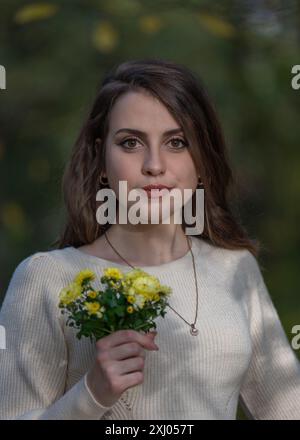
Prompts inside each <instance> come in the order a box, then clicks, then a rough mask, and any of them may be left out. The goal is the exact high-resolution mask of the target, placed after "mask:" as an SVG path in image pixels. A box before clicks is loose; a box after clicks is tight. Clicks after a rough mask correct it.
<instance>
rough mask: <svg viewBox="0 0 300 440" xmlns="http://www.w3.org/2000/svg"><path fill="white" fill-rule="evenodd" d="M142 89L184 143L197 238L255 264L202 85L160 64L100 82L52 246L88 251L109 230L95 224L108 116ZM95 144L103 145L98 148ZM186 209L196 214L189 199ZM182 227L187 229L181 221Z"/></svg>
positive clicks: (137, 66)
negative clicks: (193, 180) (199, 203)
mask: <svg viewBox="0 0 300 440" xmlns="http://www.w3.org/2000/svg"><path fill="white" fill-rule="evenodd" d="M141 90H142V91H146V92H147V93H150V94H151V95H152V96H154V97H156V98H158V99H159V100H160V102H161V103H162V104H164V105H165V107H166V108H167V109H168V110H169V112H170V113H171V114H172V116H173V117H174V118H175V120H176V121H177V122H178V123H179V124H180V126H181V127H182V128H183V130H184V134H185V136H186V138H187V139H188V141H189V142H188V144H189V148H190V154H191V156H192V158H193V160H194V163H195V166H196V169H197V171H198V174H200V176H201V180H202V183H203V188H204V191H205V199H204V211H205V218H204V230H203V232H202V234H201V236H200V237H201V238H202V239H204V240H206V241H209V242H210V243H211V244H213V245H214V246H219V247H223V248H227V249H243V248H244V249H248V250H249V251H250V252H251V253H252V254H253V255H254V256H255V257H257V256H258V253H259V250H260V249H259V248H260V244H259V242H258V241H257V240H254V239H251V238H250V237H249V235H248V233H247V232H246V230H245V228H244V227H243V226H242V223H241V221H240V215H239V214H237V211H236V213H235V214H233V210H234V209H233V208H234V201H235V196H234V194H235V185H236V182H235V180H236V179H235V178H234V175H233V172H232V169H231V167H230V164H229V159H228V153H227V147H226V144H225V139H224V135H223V132H222V128H221V125H220V122H219V119H218V116H217V114H216V111H215V109H214V105H213V103H212V101H211V99H210V98H209V97H208V94H207V91H206V89H205V87H204V85H203V83H202V80H201V79H200V78H199V77H198V75H196V74H195V73H193V72H191V71H190V70H189V69H188V68H187V67H186V66H184V65H181V64H178V63H174V62H171V61H167V60H162V59H158V58H150V59H149V58H147V59H142V60H130V61H126V62H123V63H122V64H120V65H118V66H116V67H114V68H113V69H112V70H111V71H109V72H108V73H107V74H106V75H105V77H104V79H103V81H102V83H101V85H100V88H99V91H98V92H97V95H96V98H95V100H94V103H93V104H92V108H91V110H90V112H89V114H88V116H87V119H86V120H85V122H84V124H83V126H82V128H81V130H80V132H79V135H78V137H77V140H76V142H75V145H74V147H73V151H72V154H71V157H70V160H69V162H68V163H67V165H66V168H65V171H64V174H63V179H62V193H63V199H64V203H65V207H66V213H67V218H66V223H65V225H64V228H63V230H62V232H61V235H60V237H59V238H58V239H57V240H56V241H55V242H54V243H53V244H52V246H55V247H58V248H64V247H66V246H74V247H78V246H81V245H84V244H89V243H92V242H93V241H94V240H96V239H97V238H98V237H99V236H101V235H102V234H103V232H104V231H105V230H106V229H108V228H109V226H110V225H100V224H99V223H98V222H97V221H96V210H97V202H96V192H97V191H98V190H99V189H101V188H103V186H102V185H101V183H100V181H99V177H100V175H101V174H102V172H103V171H105V140H106V138H107V134H108V127H109V118H110V113H111V110H112V107H113V105H114V103H115V102H116V100H117V99H118V98H119V97H120V96H121V95H123V94H124V93H128V92H131V91H133V92H136V91H141ZM98 138H100V139H101V140H103V142H100V143H98V142H97V139H98ZM98 203H99V202H98ZM192 203H193V205H192V206H193V209H194V206H195V194H194V195H193V199H192ZM182 224H183V227H184V228H185V227H186V225H185V222H184V219H182Z"/></svg>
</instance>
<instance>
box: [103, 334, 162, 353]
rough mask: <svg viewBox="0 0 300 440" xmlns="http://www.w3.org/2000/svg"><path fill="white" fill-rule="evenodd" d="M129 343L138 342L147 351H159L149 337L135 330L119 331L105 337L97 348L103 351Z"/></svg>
mask: <svg viewBox="0 0 300 440" xmlns="http://www.w3.org/2000/svg"><path fill="white" fill-rule="evenodd" d="M128 342H137V343H139V344H140V345H142V346H143V347H144V348H146V349H147V350H156V349H158V347H157V346H156V344H155V343H154V341H152V340H151V338H150V339H149V337H147V336H146V335H144V334H142V333H139V332H137V331H135V330H118V331H116V332H114V333H111V334H110V335H108V336H105V337H104V338H101V339H100V340H99V341H98V342H96V346H97V347H98V348H102V349H110V348H112V347H116V346H119V345H121V344H126V343H128Z"/></svg>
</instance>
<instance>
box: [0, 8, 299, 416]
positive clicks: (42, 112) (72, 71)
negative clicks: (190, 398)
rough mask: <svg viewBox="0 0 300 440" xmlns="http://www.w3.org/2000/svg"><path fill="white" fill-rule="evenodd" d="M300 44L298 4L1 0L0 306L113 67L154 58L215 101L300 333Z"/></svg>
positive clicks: (267, 259) (48, 214)
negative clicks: (295, 70)
mask: <svg viewBox="0 0 300 440" xmlns="http://www.w3.org/2000/svg"><path fill="white" fill-rule="evenodd" d="M299 47H300V5H299V2H298V1H293V0H285V1H262V0H251V1H246V0H244V1H243V0H241V1H229V0H224V1H215V2H212V1H204V0H190V1H173V0H167V1H154V0H151V1H149V0H148V1H139V0H114V1H104V0H103V1H99V0H85V1H84V0H73V1H67V0H61V1H51V2H50V1H49V2H28V1H22V0H6V1H5V0H2V1H1V4H0V64H1V65H3V66H5V68H6V74H7V78H6V81H7V88H6V90H0V171H1V188H0V197H1V199H0V224H1V229H0V240H1V246H0V260H1V271H0V304H1V302H2V300H3V297H4V294H5V292H6V289H7V286H8V283H9V280H10V278H11V276H12V273H13V271H14V269H15V267H16V266H17V265H18V264H19V263H20V261H21V260H22V259H24V258H26V257H27V256H29V255H31V254H33V253H35V252H37V251H44V250H47V249H49V248H50V244H51V243H52V242H53V241H54V240H55V239H56V238H57V235H58V233H59V231H60V228H61V227H62V224H63V218H64V208H63V206H62V202H61V189H60V188H61V177H62V173H63V169H64V165H65V163H66V161H67V159H68V157H69V154H70V151H71V148H72V145H73V143H74V141H75V138H76V136H77V134H78V132H79V128H80V127H81V124H82V122H83V120H84V118H85V116H86V114H87V112H88V110H89V108H90V105H91V103H92V100H93V98H94V96H95V92H96V90H97V88H98V86H99V84H100V82H101V80H102V77H103V75H104V73H105V72H106V71H107V70H109V69H111V68H112V67H113V66H115V65H117V64H119V63H120V62H122V61H125V60H128V59H136V58H145V57H152V56H153V57H160V58H166V59H169V60H173V61H176V62H179V63H182V64H186V65H187V66H188V67H189V68H190V69H192V70H193V71H195V72H196V73H197V74H199V75H200V76H201V77H202V78H203V80H204V83H205V84H206V86H207V88H208V91H209V93H210V95H211V97H212V98H213V100H214V102H215V105H216V107H217V110H218V112H219V115H220V118H221V121H222V124H223V128H224V131H225V136H226V139H227V143H228V148H229V151H230V157H231V163H232V165H233V168H234V173H235V174H236V176H237V180H238V194H239V198H240V204H239V212H240V215H241V217H242V220H243V224H244V226H245V227H246V228H247V229H248V231H249V234H250V236H251V237H257V238H258V239H259V240H260V241H261V243H262V245H263V252H262V254H261V256H260V257H259V263H260V264H261V266H262V270H263V275H264V279H265V282H266V284H267V286H268V288H269V291H270V294H271V296H272V299H273V302H274V304H275V306H276V307H277V309H278V312H279V314H280V317H281V320H282V323H283V325H284V328H285V330H286V333H287V336H288V338H289V340H291V339H292V337H293V335H292V333H291V329H292V327H293V326H294V325H296V324H300V299H299V281H298V276H299V268H300V251H299V246H300V234H299V232H298V224H299V223H298V222H299V220H300V215H299V214H300V196H299V193H300V176H299V174H300V173H299V172H300V150H299V139H300V124H299V110H300V89H299V90H294V89H293V88H292V87H291V80H292V76H293V75H292V74H291V69H292V66H293V65H296V64H300V50H299ZM299 352H300V350H298V351H297V355H299V358H300V353H299ZM239 418H244V415H243V413H242V411H241V410H239Z"/></svg>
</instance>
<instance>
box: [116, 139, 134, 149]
mask: <svg viewBox="0 0 300 440" xmlns="http://www.w3.org/2000/svg"><path fill="white" fill-rule="evenodd" d="M137 141H138V139H137V138H134V137H131V138H127V139H125V140H124V141H122V142H120V143H119V144H118V145H121V146H122V147H124V148H127V150H133V149H134V148H135V146H132V144H131V146H128V145H126V142H137Z"/></svg>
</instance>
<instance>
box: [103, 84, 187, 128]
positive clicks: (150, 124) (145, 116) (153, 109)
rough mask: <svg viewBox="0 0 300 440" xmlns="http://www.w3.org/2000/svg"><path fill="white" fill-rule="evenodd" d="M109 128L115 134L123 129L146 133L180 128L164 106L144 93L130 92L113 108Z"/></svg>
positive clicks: (119, 99) (121, 97)
mask: <svg viewBox="0 0 300 440" xmlns="http://www.w3.org/2000/svg"><path fill="white" fill-rule="evenodd" d="M109 126H110V130H111V131H113V132H115V131H116V130H118V129H120V128H122V127H132V128H138V129H140V130H143V131H146V132H150V131H152V130H153V129H154V130H158V131H160V130H161V131H163V130H165V128H167V129H172V128H179V127H180V125H179V124H178V122H177V121H176V119H174V117H173V116H172V115H171V113H170V112H169V111H168V109H167V108H166V107H165V106H164V104H162V103H161V102H160V101H159V100H158V99H157V98H155V97H154V96H152V95H150V94H147V93H143V92H128V93H126V94H124V95H122V96H120V98H118V100H117V101H116V102H115V104H114V106H113V108H112V111H111V115H110V123H109Z"/></svg>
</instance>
